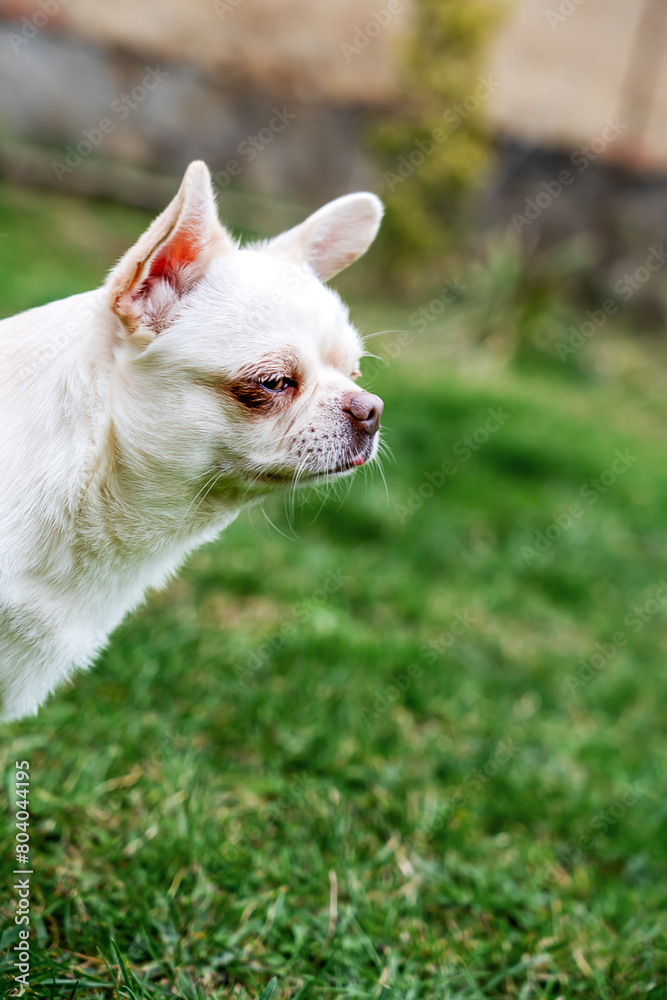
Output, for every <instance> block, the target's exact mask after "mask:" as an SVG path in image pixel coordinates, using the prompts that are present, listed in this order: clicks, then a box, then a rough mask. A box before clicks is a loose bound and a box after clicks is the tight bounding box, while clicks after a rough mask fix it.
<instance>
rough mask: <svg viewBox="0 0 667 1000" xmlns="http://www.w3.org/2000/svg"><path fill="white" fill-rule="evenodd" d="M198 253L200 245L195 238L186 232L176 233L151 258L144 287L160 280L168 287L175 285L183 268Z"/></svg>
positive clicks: (190, 262)
mask: <svg viewBox="0 0 667 1000" xmlns="http://www.w3.org/2000/svg"><path fill="white" fill-rule="evenodd" d="M200 252H201V244H200V243H199V241H198V240H197V238H196V237H195V236H193V235H192V234H189V233H187V231H186V232H183V231H181V232H179V233H176V235H175V236H174V237H172V239H170V240H169V242H168V243H166V244H165V245H164V246H163V247H162V249H161V250H160V251H158V253H157V254H156V255H155V257H154V258H153V260H152V262H151V266H150V270H149V272H148V274H147V276H146V278H145V280H144V285H149V284H150V283H151V282H152V281H156V280H159V279H160V278H162V279H164V280H165V281H167V282H169V284H170V285H176V284H177V283H178V281H179V278H180V276H181V274H182V271H183V268H184V267H186V266H187V265H188V264H192V262H193V261H195V260H196V259H197V257H198V256H199V254H200Z"/></svg>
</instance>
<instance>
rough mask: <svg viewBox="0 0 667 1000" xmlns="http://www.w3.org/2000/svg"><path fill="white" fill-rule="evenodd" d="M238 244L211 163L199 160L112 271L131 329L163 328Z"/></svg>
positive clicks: (112, 285) (117, 300) (118, 308)
mask: <svg viewBox="0 0 667 1000" xmlns="http://www.w3.org/2000/svg"><path fill="white" fill-rule="evenodd" d="M233 249H234V244H233V241H232V239H231V237H230V236H229V234H228V233H227V232H226V231H225V229H223V227H222V225H221V224H220V222H219V220H218V213H217V210H216V206H215V197H214V194H213V186H212V184H211V175H210V173H209V171H208V167H207V166H206V164H205V163H202V162H201V161H200V160H196V161H195V162H194V163H191V164H190V166H189V167H188V169H187V170H186V172H185V176H184V177H183V181H182V183H181V186H180V188H179V189H178V193H177V194H176V197H175V198H174V199H173V201H171V202H170V203H169V205H167V207H166V208H165V210H164V212H162V214H161V215H159V216H158V217H157V219H155V220H154V222H152V223H151V225H150V226H149V227H148V229H147V230H146V232H145V233H144V234H143V236H141V237H140V238H139V240H138V241H137V242H136V243H135V245H134V246H133V247H132V248H131V249H130V250H128V252H127V253H126V254H125V256H124V257H122V258H121V260H120V261H119V263H118V264H117V265H116V267H115V268H114V269H113V271H112V272H111V274H110V275H109V279H108V281H107V287H108V289H109V296H110V304H111V309H112V310H113V312H114V313H115V314H116V316H117V317H118V318H119V320H120V321H121V323H122V324H123V326H124V327H125V329H126V330H127V331H128V332H129V333H134V331H135V330H137V329H138V328H139V327H140V326H141V327H144V328H146V329H147V330H148V331H150V332H151V333H153V334H155V333H159V332H160V330H163V329H164V327H165V326H166V325H167V324H168V322H169V320H170V317H171V316H172V314H173V311H174V308H175V306H176V305H177V304H178V302H179V300H180V299H181V297H182V296H183V295H185V294H186V293H187V292H189V291H190V290H191V289H192V288H194V286H195V285H196V284H197V282H198V281H199V280H200V279H201V278H202V277H203V276H204V274H205V273H206V269H207V268H208V265H209V263H210V261H211V259H212V258H213V257H214V256H215V255H216V254H224V253H228V252H230V251H231V250H233Z"/></svg>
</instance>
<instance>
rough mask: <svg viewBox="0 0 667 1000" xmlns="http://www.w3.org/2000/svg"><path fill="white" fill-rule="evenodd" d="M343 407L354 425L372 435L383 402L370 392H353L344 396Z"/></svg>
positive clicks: (380, 414) (377, 422)
mask: <svg viewBox="0 0 667 1000" xmlns="http://www.w3.org/2000/svg"><path fill="white" fill-rule="evenodd" d="M343 409H344V411H345V413H347V414H348V416H349V417H350V420H351V421H352V423H353V424H354V426H355V427H358V428H359V430H362V431H364V433H365V434H370V435H372V434H375V433H376V431H377V429H378V428H379V426H380V417H381V416H382V411H383V409H384V403H383V402H382V400H381V399H380V397H379V396H374V395H373V393H372V392H354V393H351V394H350V395H349V396H348V397H347V398H346V400H345V402H344V404H343Z"/></svg>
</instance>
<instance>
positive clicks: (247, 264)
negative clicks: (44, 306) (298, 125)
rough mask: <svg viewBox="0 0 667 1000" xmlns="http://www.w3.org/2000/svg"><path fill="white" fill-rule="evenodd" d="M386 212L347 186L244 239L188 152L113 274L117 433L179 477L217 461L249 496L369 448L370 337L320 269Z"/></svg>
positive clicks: (326, 471) (355, 247) (374, 427)
mask: <svg viewBox="0 0 667 1000" xmlns="http://www.w3.org/2000/svg"><path fill="white" fill-rule="evenodd" d="M381 216H382V206H381V203H380V202H379V200H378V199H377V198H376V197H375V196H374V195H372V194H366V193H362V194H351V195H346V196H344V197H342V198H338V199H337V200H335V201H333V202H331V203H330V204H328V205H325V206H324V208H321V209H320V210H319V211H317V212H315V213H314V215H312V216H310V218H308V219H306V221H305V222H303V223H302V224H301V225H298V226H296V227H295V228H294V229H290V230H289V231H288V232H285V233H283V234H282V235H280V236H278V237H276V238H275V239H272V240H268V241H266V242H264V243H261V244H256V245H253V246H250V247H247V248H239V247H238V246H237V245H236V243H235V242H234V241H233V240H232V238H231V237H230V235H229V234H228V233H227V231H226V230H225V229H224V228H223V226H222V225H221V224H220V222H219V220H218V216H217V212H216V207H215V199H214V195H213V190H212V185H211V177H210V174H209V172H208V169H207V168H206V166H205V165H204V164H203V163H201V162H195V163H192V164H191V165H190V166H189V168H188V170H187V172H186V174H185V177H184V179H183V183H182V185H181V188H180V190H179V192H178V194H177V195H176V197H175V198H174V200H173V201H172V202H171V204H170V205H169V206H168V207H167V208H166V209H165V211H164V212H163V213H162V214H161V215H160V216H159V217H158V218H157V219H156V220H155V221H154V222H153V223H152V225H151V226H150V227H149V229H148V230H147V231H146V232H145V233H144V235H143V236H142V237H141V238H140V239H139V241H138V242H137V243H136V244H135V246H134V247H132V249H131V250H130V251H128V253H127V254H126V255H125V256H124V257H123V258H122V260H121V261H120V262H119V264H118V265H117V266H116V268H115V269H114V270H113V271H112V273H111V275H110V277H109V280H108V282H107V290H108V294H109V297H110V308H111V310H112V312H113V313H114V315H115V317H116V321H117V324H116V325H117V343H116V364H117V369H118V373H117V379H118V382H119V384H120V385H122V386H124V388H125V392H126V396H127V395H128V394H129V398H131V399H132V400H133V406H132V410H133V412H132V415H131V417H130V415H129V414H128V415H127V419H126V421H125V426H123V427H122V428H121V432H122V433H123V436H124V437H126V438H127V439H128V440H129V439H133V440H136V441H137V442H138V439H139V437H140V439H141V444H140V445H139V443H137V444H136V447H138V448H139V447H140V448H141V449H142V450H143V451H148V452H150V453H151V454H154V456H155V458H156V460H160V461H162V460H163V461H164V463H165V467H169V468H171V469H173V471H174V474H176V475H178V476H180V477H182V478H183V479H185V478H186V477H187V479H188V481H190V482H192V483H196V481H197V476H198V475H200V476H201V477H204V476H211V475H216V474H218V475H219V479H220V482H221V484H222V486H223V487H224V486H225V485H227V487H228V488H229V489H233V488H235V489H238V490H241V491H242V492H244V493H246V494H250V495H252V494H256V493H265V492H267V491H268V490H269V489H271V488H272V487H275V486H277V485H279V484H280V483H292V482H294V481H295V480H297V479H298V480H301V479H314V480H320V479H322V478H327V477H331V476H338V475H341V474H344V473H346V472H349V471H351V470H353V469H354V468H356V467H357V466H360V465H363V464H364V463H366V462H368V461H370V460H371V459H372V458H373V457H374V456H375V454H376V451H377V446H378V428H379V424H380V414H381V413H382V400H380V399H379V398H378V397H377V396H374V395H372V394H371V393H369V392H365V391H364V390H363V389H361V388H360V387H359V386H358V385H357V384H356V383H355V379H356V378H357V377H358V376H359V362H360V357H361V355H362V345H361V341H360V339H359V335H358V334H357V332H356V330H355V329H354V327H353V326H352V325H351V324H350V322H349V318H348V313H347V309H346V307H345V306H344V305H343V303H342V302H341V300H340V298H339V297H338V295H337V294H336V293H335V292H333V291H332V290H331V289H329V288H327V287H326V286H325V285H324V284H323V282H325V281H327V280H328V279H329V278H331V277H332V276H333V275H335V274H336V273H337V272H338V271H340V270H342V269H343V268H344V267H347V265H348V264H351V263H352V262H353V261H355V260H356V259H357V258H358V257H360V256H361V255H362V254H363V253H364V252H365V251H366V249H367V248H368V246H369V245H370V243H371V242H372V240H373V239H374V237H375V234H376V233H377V230H378V227H379V224H380V219H381ZM126 409H127V408H126ZM123 419H124V418H123V417H122V416H121V417H120V420H121V422H122V421H123ZM137 424H139V425H143V426H137Z"/></svg>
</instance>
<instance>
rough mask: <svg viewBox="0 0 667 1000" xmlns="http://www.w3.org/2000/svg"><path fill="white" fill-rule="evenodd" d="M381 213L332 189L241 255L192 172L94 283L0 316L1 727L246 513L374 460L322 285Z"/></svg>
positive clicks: (201, 171)
mask: <svg viewBox="0 0 667 1000" xmlns="http://www.w3.org/2000/svg"><path fill="white" fill-rule="evenodd" d="M382 211H383V210H382V204H381V202H380V201H379V199H378V198H377V197H376V196H375V195H373V194H369V193H365V192H360V193H356V194H349V195H344V196H343V197H340V198H337V199H336V200H334V201H332V202H330V203H329V204H327V205H325V206H324V207H323V208H320V209H319V210H318V211H316V212H315V213H314V214H313V215H311V216H310V217H309V218H307V219H306V220H305V221H304V222H302V223H301V224H300V225H297V226H295V227H294V228H293V229H290V230H288V231H287V232H284V233H282V234H281V235H280V236H277V237H276V238H274V239H269V240H266V241H263V242H260V243H255V244H251V245H249V246H247V247H240V246H239V245H238V243H237V242H236V241H235V240H234V239H232V237H231V236H230V234H229V233H228V232H227V230H226V229H225V228H224V227H223V225H222V224H221V223H220V221H219V219H218V214H217V209H216V204H215V196H214V192H213V186H212V183H211V175H210V173H209V171H208V168H207V167H206V165H205V164H204V163H202V162H200V161H196V162H194V163H191V164H190V166H189V167H188V169H187V170H186V172H185V175H184V177H183V181H182V183H181V186H180V188H179V190H178V193H177V194H176V196H175V198H174V199H173V201H172V202H171V203H170V204H169V205H168V206H167V208H166V209H165V210H164V212H162V214H161V215H159V216H158V217H157V219H155V220H154V222H153V223H152V224H151V225H150V226H149V228H148V229H147V230H146V232H145V233H144V234H143V235H142V236H141V237H140V239H139V240H138V242H137V243H136V244H135V245H134V246H133V247H132V248H131V249H130V250H129V251H128V252H127V253H126V254H125V255H124V256H123V257H122V258H121V260H120V261H119V263H118V264H117V265H116V267H114V268H113V270H112V271H111V272H110V274H109V277H108V279H107V281H106V283H105V284H104V285H103V286H102V287H101V288H98V289H96V290H94V291H90V292H84V293H83V294H80V295H73V296H71V297H69V298H66V299H61V300H60V301H57V302H52V303H50V304H48V305H45V306H40V307H38V308H36V309H30V310H28V311H27V312H23V313H20V314H19V315H17V316H13V317H10V318H8V319H5V320H2V321H1V322H0V706H1V707H0V718H2V719H4V720H9V719H16V718H20V717H22V716H24V715H28V714H34V713H35V712H36V711H37V709H38V707H39V706H40V705H41V704H42V703H43V702H44V700H45V699H46V698H47V696H48V695H49V694H50V693H51V692H52V691H53V690H54V689H55V688H56V687H57V686H58V685H59V684H60V683H62V682H63V681H65V680H66V679H67V678H69V677H70V676H71V675H72V673H73V672H74V671H75V670H77V669H82V668H86V667H89V666H90V665H91V663H92V662H93V661H94V659H95V657H96V655H97V654H98V653H99V651H100V650H101V649H102V648H103V647H104V645H105V644H106V642H107V640H108V637H109V635H110V634H111V632H112V631H113V629H114V628H115V627H116V626H117V625H118V624H119V623H120V622H121V620H122V619H123V617H124V616H125V615H126V614H127V613H128V612H129V611H131V610H132V609H133V608H135V607H136V606H137V605H138V604H139V603H140V602H141V601H142V599H143V598H144V596H145V594H146V591H147V590H148V588H152V587H159V586H161V585H162V584H164V582H165V581H166V579H167V578H168V577H169V576H170V575H171V574H173V573H174V572H175V571H176V570H177V568H178V567H179V565H180V564H181V563H182V562H183V560H184V559H185V558H186V556H187V555H188V554H189V553H190V552H191V551H192V550H193V549H195V548H196V547H197V546H199V545H202V544H203V543H205V542H208V541H209V540H211V539H213V538H215V537H216V536H217V535H218V533H219V532H220V531H221V530H222V529H223V528H225V527H227V525H229V524H230V523H231V522H232V521H233V520H234V518H235V517H236V516H237V515H238V514H239V512H240V511H241V510H242V509H243V508H245V507H247V506H248V505H250V504H254V503H257V502H258V501H261V500H262V498H264V497H266V496H267V495H269V494H271V493H273V492H274V491H276V490H279V489H281V488H285V487H290V486H293V485H294V484H298V485H301V484H321V483H324V482H326V481H328V480H331V479H334V478H336V477H340V476H345V475H348V474H349V473H351V472H353V471H354V470H355V469H357V468H358V467H359V466H362V465H365V464H367V463H369V462H370V461H372V460H373V459H374V458H375V456H376V453H377V449H378V438H379V425H380V416H381V413H382V406H383V404H382V400H381V399H380V398H379V397H378V396H375V395H373V394H371V393H369V392H366V391H364V390H363V389H361V388H360V387H359V386H358V385H357V384H356V381H355V380H356V379H357V378H358V377H359V374H360V372H359V364H360V358H361V356H362V354H363V348H362V343H361V339H360V336H359V334H358V332H357V331H356V330H355V328H354V327H353V326H352V324H351V323H350V320H349V316H348V311H347V309H346V307H345V305H344V304H343V302H342V300H341V299H340V298H339V296H338V295H337V293H336V292H335V291H333V290H332V289H330V288H328V287H326V285H325V282H326V281H328V280H329V279H330V278H331V277H333V276H334V275H335V274H337V273H338V272H339V271H341V270H342V269H343V268H345V267H347V266H348V265H349V264H351V263H353V261H355V260H356V259H357V258H358V257H360V256H361V255H362V254H363V253H365V251H366V250H367V249H368V247H369V246H370V244H371V243H372V241H373V239H374V238H375V235H376V233H377V231H378V228H379V225H380V221H381V218H382Z"/></svg>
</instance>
